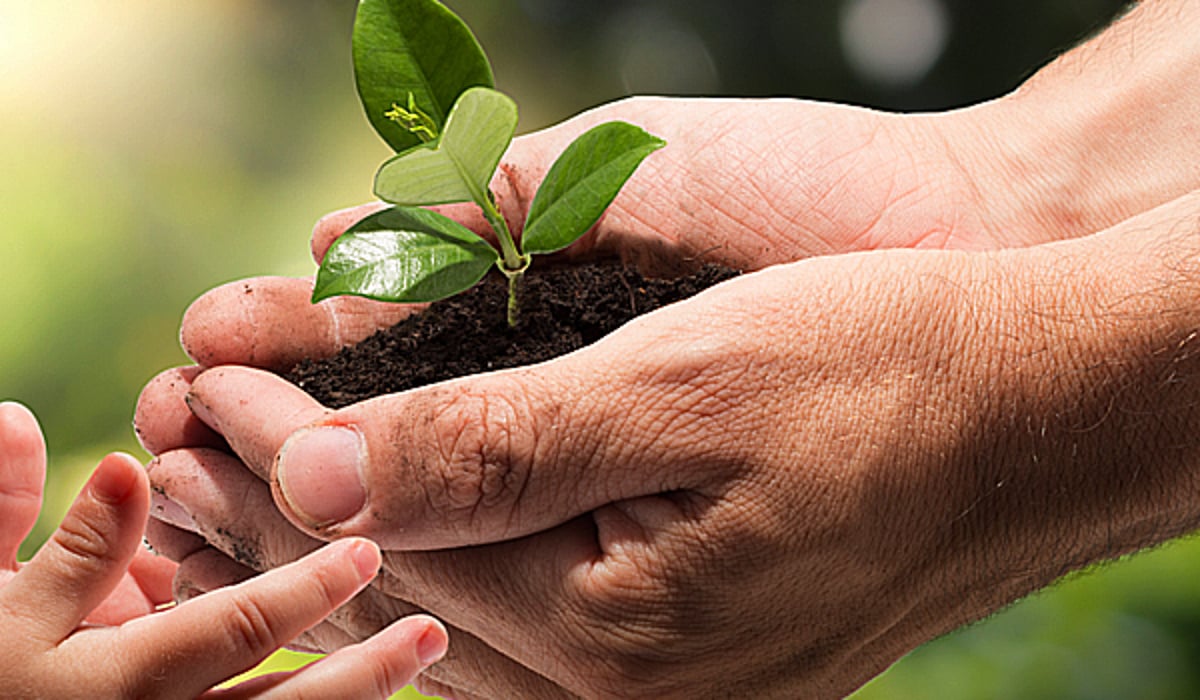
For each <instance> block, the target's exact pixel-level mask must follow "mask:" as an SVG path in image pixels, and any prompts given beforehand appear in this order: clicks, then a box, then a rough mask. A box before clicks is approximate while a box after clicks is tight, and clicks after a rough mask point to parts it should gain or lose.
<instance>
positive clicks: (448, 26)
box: [312, 0, 666, 326]
mask: <svg viewBox="0 0 1200 700" xmlns="http://www.w3.org/2000/svg"><path fill="white" fill-rule="evenodd" d="M353 44H354V72H355V78H356V80H357V82H358V94H359V96H360V97H361V99H362V103H363V108H364V109H365V110H366V113H367V118H368V119H369V120H370V122H371V125H372V126H374V127H375V130H376V131H377V132H378V133H379V135H380V136H381V137H382V138H383V140H384V141H386V142H387V143H388V144H389V145H390V146H391V147H392V149H393V150H395V151H396V155H395V156H394V157H392V158H390V159H389V160H387V161H386V162H385V163H384V164H383V165H382V166H381V167H380V168H379V172H378V173H377V174H376V176H375V195H376V196H377V197H379V198H380V199H381V200H383V201H385V202H388V203H390V204H393V205H395V206H393V207H390V208H388V209H384V210H382V211H379V212H377V213H375V214H372V215H371V216H368V217H366V218H365V219H363V220H362V221H359V222H358V223H356V224H355V225H353V226H352V227H350V228H349V229H348V230H347V232H346V233H345V234H343V235H342V236H340V237H339V238H338V239H337V241H335V242H334V244H333V245H332V246H331V247H330V248H329V251H328V252H327V253H326V255H325V260H324V262H323V263H322V264H321V269H320V271H319V272H318V274H317V281H316V284H315V286H314V288H313V297H312V298H313V302H317V301H320V300H322V299H325V298H328V297H331V296H336V295H342V294H352V295H356V296H363V297H368V298H371V299H378V300H382V301H393V302H429V301H437V300H438V299H443V298H446V297H449V296H453V295H455V294H458V293H459V292H462V291H465V290H467V289H469V288H470V287H472V286H474V285H475V284H476V283H478V282H479V280H481V279H483V276H484V275H485V274H486V273H487V271H488V270H489V269H490V268H491V267H492V265H495V266H496V267H497V268H499V270H500V271H501V272H502V273H504V275H505V276H506V277H507V278H508V283H509V286H508V322H509V325H510V326H515V325H516V323H517V316H518V312H519V303H518V290H519V288H520V282H521V278H522V276H523V275H524V274H525V271H526V270H527V269H528V267H529V263H530V260H531V256H533V255H537V254H540V253H551V252H554V251H557V250H561V249H563V248H565V247H567V246H568V245H570V244H571V243H574V242H575V241H576V240H578V239H579V237H580V236H582V235H583V234H584V233H586V232H587V231H588V229H590V228H591V227H592V226H593V225H594V224H595V223H596V221H598V220H599V219H600V216H601V215H602V214H603V213H604V210H605V209H607V208H608V206H609V205H610V204H611V203H612V201H613V199H615V198H616V196H617V193H618V192H619V191H620V190H621V187H622V186H624V184H625V182H626V181H627V180H628V179H629V178H630V176H632V175H633V173H634V171H635V170H637V167H638V166H639V165H640V164H641V163H642V161H643V160H644V159H645V158H646V157H647V156H648V155H650V154H651V153H653V152H654V151H656V150H658V149H659V148H662V147H663V146H664V145H666V143H665V142H664V141H662V140H661V139H659V138H657V137H655V136H652V135H650V134H648V133H646V132H645V131H643V130H642V129H640V128H639V127H636V126H634V125H632V124H628V123H625V122H619V121H614V122H607V123H605V124H601V125H599V126H597V127H595V128H593V129H591V130H589V131H587V132H586V133H584V134H583V135H582V136H580V137H579V138H578V139H576V140H575V141H574V142H573V143H572V144H571V145H569V146H568V147H567V148H566V150H565V151H563V153H562V154H561V155H560V156H559V157H558V159H557V160H556V161H555V163H554V165H553V166H551V168H550V170H549V171H548V172H547V174H546V177H545V179H544V180H543V181H542V184H541V186H540V187H539V188H538V191H537V193H536V195H535V196H534V199H533V202H532V204H531V205H530V207H529V213H528V215H527V216H526V218H525V226H524V233H523V234H522V236H521V239H520V240H519V241H517V240H514V239H513V236H512V233H511V232H510V231H509V228H508V224H507V222H506V221H505V220H504V217H503V216H501V214H500V212H499V211H498V209H497V208H496V198H495V195H494V194H493V193H492V191H491V189H490V183H491V181H492V177H493V175H494V174H495V173H496V169H497V168H498V167H499V165H500V159H501V157H503V155H504V152H505V151H506V150H508V147H509V144H510V143H512V139H513V136H514V134H516V129H517V106H516V104H515V103H514V102H513V101H512V99H510V98H509V97H508V96H506V95H504V94H503V93H501V92H499V91H497V90H496V89H495V88H494V81H493V77H492V68H491V65H490V64H489V63H488V60H487V56H486V55H484V52H483V49H482V48H481V47H480V45H479V42H478V41H476V39H475V37H474V36H473V35H472V34H471V31H470V29H468V28H467V26H466V24H464V23H463V21H462V20H461V19H459V18H458V17H457V16H456V15H455V14H454V13H452V12H451V11H450V10H449V9H447V8H446V7H445V6H444V5H442V4H441V3H439V2H437V1H436V0H362V2H361V3H360V5H359V7H358V14H357V16H356V18H355V22H354V42H353ZM455 202H474V203H475V204H476V205H477V206H478V207H479V208H480V210H481V211H482V212H483V216H484V218H485V219H486V220H487V222H488V224H489V225H490V226H491V229H492V232H493V233H494V234H495V237H496V241H497V243H498V244H499V245H498V247H493V245H492V244H491V243H489V242H488V241H487V240H485V239H484V238H481V237H480V236H478V235H477V234H476V233H475V232H473V231H471V230H470V229H468V228H466V227H465V226H463V225H462V224H460V223H458V222H456V221H454V220H452V219H450V218H447V217H445V216H442V215H441V214H438V213H436V212H433V211H430V210H428V209H423V208H421V207H426V206H432V205H437V204H451V203H455Z"/></svg>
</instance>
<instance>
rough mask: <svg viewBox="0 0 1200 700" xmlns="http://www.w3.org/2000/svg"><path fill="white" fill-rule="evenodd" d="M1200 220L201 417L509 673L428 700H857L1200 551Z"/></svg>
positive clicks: (1192, 211)
mask: <svg viewBox="0 0 1200 700" xmlns="http://www.w3.org/2000/svg"><path fill="white" fill-rule="evenodd" d="M1197 212H1200V199H1197V198H1196V197H1191V198H1189V199H1186V200H1183V201H1182V202H1181V203H1177V204H1176V205H1175V206H1174V207H1173V208H1169V209H1168V210H1165V211H1161V212H1160V211H1156V212H1152V216H1150V217H1149V218H1142V219H1138V220H1133V221H1131V222H1129V223H1128V224H1126V225H1125V226H1123V227H1121V228H1119V229H1115V230H1113V231H1110V232H1108V233H1106V234H1104V235H1102V236H1096V237H1092V238H1089V239H1085V240H1081V241H1075V242H1070V243H1067V244H1059V245H1055V246H1049V247H1043V248H1034V249H1027V250H1023V251H1013V252H1008V253H1003V254H993V253H983V254H968V253H939V252H912V251H884V252H878V253H870V254H861V255H852V256H838V257H827V258H822V259H817V260H810V261H805V262H801V263H796V264H792V265H785V266H778V267H775V268H772V269H769V270H765V271H762V272H760V273H756V274H752V275H748V276H744V277H742V278H739V279H737V280H734V281H731V282H728V283H725V284H723V285H720V286H718V287H716V288H713V289H711V290H709V291H708V292H705V293H703V294H701V295H699V296H697V297H695V298H693V299H692V300H689V301H687V302H683V303H681V304H678V305H675V306H672V307H669V308H667V309H663V310H660V311H658V312H655V313H653V314H650V315H648V316H645V317H642V318H641V319H639V320H637V321H634V322H633V323H631V324H629V325H627V326H626V327H624V328H623V329H621V330H619V331H617V332H616V333H614V334H613V335H611V336H609V337H608V338H606V339H604V340H602V341H600V342H598V343H597V344H595V345H593V346H591V347H589V348H587V349H585V350H582V351H580V352H577V353H574V354H572V355H570V356H567V357H563V358H560V359H558V360H554V361H551V362H548V363H545V364H543V365H539V366H536V367H532V368H524V369H518V370H510V371H504V372H499V373H494V374H489V375H483V376H477V377H470V378H466V379H462V380H456V381H452V382H447V383H444V384H439V385H436V386H432V387H428V388H424V389H417V390H414V391H410V392H405V393H402V394H397V395H392V396H386V397H381V398H379V399H375V400H371V401H367V402H363V403H360V404H356V405H354V406H351V407H348V408H345V409H342V410H339V411H328V410H326V409H324V408H323V407H321V406H319V405H317V404H316V403H315V402H313V401H312V400H311V399H309V398H308V397H307V396H306V395H304V394H303V393H302V392H300V391H299V390H298V389H296V388H295V387H293V386H291V385H290V384H288V383H286V382H284V381H282V380H280V379H278V378H277V377H275V376H274V375H272V374H269V373H265V372H260V371H257V370H253V369H248V368H239V367H221V368H216V369H213V370H210V371H208V372H205V373H203V374H202V375H200V376H198V377H197V378H195V380H194V381H193V382H192V384H191V388H190V397H191V405H192V407H193V409H194V410H195V411H196V414H197V415H198V416H199V417H200V419H201V420H203V421H204V423H205V424H206V425H208V426H210V427H211V428H212V429H214V430H216V431H217V432H219V433H220V434H222V435H224V436H225V438H226V439H227V440H228V444H229V446H230V447H231V448H232V449H233V450H234V451H235V452H236V453H237V454H238V455H239V456H240V458H241V459H242V460H243V461H244V462H245V463H246V464H247V465H248V466H249V467H250V468H251V469H252V470H253V471H254V472H256V473H258V474H260V475H263V476H268V477H269V478H270V480H271V484H272V487H273V488H274V489H275V496H276V502H277V503H278V504H279V506H280V508H281V509H282V511H283V513H284V515H285V516H286V517H287V518H288V519H289V520H291V521H292V522H293V523H294V524H295V525H296V526H297V527H298V528H299V529H300V530H303V531H305V532H307V533H310V534H311V535H314V536H317V537H321V538H340V537H345V536H350V535H362V536H367V537H370V538H372V539H374V540H376V541H378V542H380V543H381V545H382V546H383V547H384V549H385V551H386V554H385V562H384V575H383V576H382V578H381V580H380V588H381V589H382V591H384V592H386V593H390V594H392V595H397V596H402V597H404V598H405V599H407V600H410V601H412V602H413V603H415V604H416V605H418V606H421V607H422V608H425V609H428V610H430V611H434V612H436V613H437V614H438V615H439V616H443V617H444V618H445V619H447V620H448V621H449V622H451V623H452V624H454V625H455V626H456V627H457V628H460V629H463V630H465V631H466V632H468V633H470V634H472V635H474V636H475V637H477V638H478V639H479V640H481V641H482V642H483V644H484V645H486V646H487V647H489V648H490V649H492V650H494V652H495V653H494V654H491V655H488V656H485V657H482V658H481V659H479V658H477V659H475V660H474V664H475V666H474V667H473V668H472V669H470V670H464V668H463V667H461V666H457V667H456V665H455V664H454V663H453V662H452V661H450V662H446V663H444V664H440V665H439V666H437V667H434V668H433V669H431V670H430V671H429V672H428V676H429V680H428V681H427V685H426V687H427V688H432V689H435V690H437V689H445V690H447V692H450V693H451V694H452V695H454V696H455V697H459V696H462V697H494V696H508V695H511V694H512V693H513V692H514V690H513V689H514V688H518V687H520V688H528V687H529V686H528V679H529V678H530V677H534V678H541V679H545V681H548V682H549V685H541V686H538V692H536V693H526V694H524V695H523V696H527V697H555V696H557V695H558V694H564V693H565V694H569V695H582V696H588V697H627V696H629V695H636V696H643V697H650V696H652V697H692V696H695V695H696V694H697V693H701V694H709V695H722V694H729V693H734V692H735V691H736V692H741V693H749V694H756V695H758V696H762V697H840V696H842V695H844V694H846V693H848V692H850V691H851V690H853V689H854V688H856V687H858V685H860V684H861V683H863V682H864V681H865V680H866V679H868V678H870V677H871V676H872V675H874V674H875V673H877V672H878V671H880V670H882V669H883V668H885V667H886V666H887V665H888V664H890V663H891V662H893V661H894V660H895V659H897V658H899V656H900V655H902V654H903V653H905V652H907V651H908V650H910V649H912V648H913V647H915V646H916V645H918V644H919V643H921V642H923V641H926V640H928V639H930V638H932V637H934V636H936V635H938V634H941V633H944V632H946V631H948V630H950V629H952V628H954V627H956V626H958V625H961V624H963V623H965V622H967V621H969V620H973V619H977V618H978V617H980V616H982V615H985V614H987V613H989V612H991V611H993V610H995V609H996V608H998V607H1000V606H1002V605H1004V604H1006V603H1008V602H1010V601H1011V600H1013V599H1014V598H1016V597H1018V596H1020V595H1023V594H1024V593H1027V592H1028V591H1030V590H1033V589H1035V588H1037V587H1039V586H1041V585H1044V584H1046V583H1048V582H1049V581H1051V580H1053V578H1055V577H1057V576H1058V575H1061V574H1062V573H1063V572H1064V571H1065V570H1070V569H1072V568H1075V567H1078V566H1081V565H1084V564H1086V563H1088V562H1091V561H1094V560H1096V559H1098V558H1101V557H1107V556H1113V555H1116V554H1120V553H1122V552H1125V551H1129V550H1131V549H1134V548H1137V547H1140V546H1144V545H1146V544H1148V543H1151V542H1153V541H1158V540H1159V539H1161V538H1163V537H1168V536H1171V535H1172V534H1179V533H1180V532H1183V531H1185V530H1186V528H1188V527H1190V526H1191V524H1192V523H1194V522H1196V513H1197V511H1198V510H1200V509H1198V508H1197V504H1196V503H1195V502H1194V501H1195V499H1194V498H1193V496H1192V495H1191V494H1192V493H1194V489H1191V488H1188V487H1187V484H1188V483H1190V481H1194V478H1193V477H1192V476H1190V475H1191V474H1193V473H1194V464H1193V463H1194V462H1195V460H1194V459H1193V458H1192V457H1191V455H1190V454H1189V453H1184V452H1182V451H1180V450H1179V449H1178V448H1177V447H1172V445H1177V444H1178V443H1177V442H1174V441H1173V439H1172V438H1171V436H1172V435H1176V434H1178V433H1177V429H1178V428H1181V427H1184V426H1179V425H1175V424H1174V422H1173V421H1174V420H1175V419H1172V420H1171V421H1162V422H1150V423H1148V422H1147V421H1146V420H1145V419H1144V416H1146V415H1147V412H1148V411H1150V410H1154V411H1156V412H1158V411H1162V410H1163V409H1164V408H1165V409H1166V410H1167V412H1168V415H1173V416H1177V417H1178V420H1183V418H1184V417H1186V416H1187V415H1190V414H1191V413H1190V412H1188V411H1187V406H1190V405H1194V401H1195V396H1193V394H1194V392H1191V393H1188V392H1187V391H1186V390H1184V389H1180V388H1177V387H1178V385H1176V386H1174V387H1173V386H1171V385H1169V384H1166V383H1164V382H1163V381H1161V378H1160V375H1161V374H1162V373H1164V372H1167V371H1170V372H1172V376H1175V373H1179V372H1190V371H1192V370H1193V369H1194V367H1193V365H1194V364H1195V361H1194V360H1193V357H1194V353H1191V352H1187V351H1184V350H1180V351H1179V352H1178V353H1176V354H1169V353H1168V354H1164V351H1163V350H1162V348H1172V347H1176V346H1178V347H1180V348H1183V347H1185V345H1186V342H1187V337H1188V336H1187V335H1186V331H1187V329H1188V328H1191V327H1193V326H1192V325H1191V324H1192V323H1193V322H1194V319H1193V317H1194V316H1196V314H1190V315H1188V316H1187V318H1180V319H1179V322H1178V323H1175V322H1172V323H1168V322H1167V320H1166V319H1164V318H1161V317H1160V316H1159V315H1156V314H1154V313H1153V312H1152V309H1153V308H1156V306H1155V305H1156V304H1158V303H1160V302H1164V301H1165V302H1167V303H1168V307H1169V308H1176V307H1175V304H1178V303H1180V302H1182V301H1183V300H1184V299H1185V298H1187V297H1189V295H1190V294H1191V293H1192V292H1191V291H1190V290H1191V289H1194V284H1193V285H1192V286H1185V285H1181V286H1183V287H1184V288H1182V289H1176V288H1175V287H1164V286H1163V284H1164V279H1165V277H1164V276H1165V275H1171V274H1183V273H1181V272H1180V270H1184V269H1186V268H1184V267H1181V265H1184V264H1185V261H1186V260H1189V259H1191V257H1192V255H1193V254H1192V253H1191V250H1192V249H1194V247H1195V246H1193V245H1189V246H1184V247H1185V248H1186V249H1187V250H1185V251H1182V252H1180V251H1179V250H1178V248H1179V246H1178V243H1179V240H1180V239H1179V237H1178V235H1177V234H1176V233H1175V231H1177V230H1178V226H1179V224H1180V223H1181V222H1192V221H1194V220H1195V219H1194V217H1195V216H1196V214H1197ZM1147 232H1150V234H1153V235H1149V234H1148V233H1147ZM1146 250H1155V251H1158V254H1156V255H1153V256H1148V255H1146V254H1145V251H1146ZM1181 279H1182V278H1181ZM1147 280H1151V281H1150V282H1147ZM1166 289H1170V290H1172V291H1171V292H1170V293H1171V294H1172V296H1171V298H1170V299H1163V297H1162V295H1163V294H1166V293H1167V292H1166V291H1164V290H1166ZM1033 310H1036V311H1037V313H1033ZM1176 313H1182V311H1178V312H1176ZM1172 318H1174V317H1172ZM1180 329H1183V330H1182V331H1181V330H1180ZM1192 336H1193V337H1194V332H1193V334H1192ZM1180 338H1182V339H1183V341H1184V344H1185V345H1179V341H1180ZM1143 376H1144V377H1145V379H1144V380H1143V379H1140V378H1141V377H1143ZM1140 381H1146V382H1147V383H1146V384H1144V385H1143V384H1131V382H1140ZM1147 387H1148V389H1147ZM1144 389H1145V390H1144ZM1155 391H1158V392H1162V393H1157V394H1156V393H1154V392H1155ZM1193 412H1194V411H1193ZM1156 415H1161V413H1156ZM1101 425H1103V426H1104V427H1103V429H1098V428H1096V427H1095V426H1101ZM1088 426H1093V427H1092V428H1090V429H1089V428H1088ZM1134 436H1136V438H1135V437H1134ZM1150 465H1154V466H1153V467H1151V466H1150ZM186 473H188V471H187V470H185V471H182V472H178V473H177V475H178V474H186ZM1168 475H1171V476H1168ZM246 478H252V477H248V476H247V477H246ZM1175 479H1178V480H1179V481H1178V482H1176V481H1175ZM162 483H164V485H166V487H167V490H168V491H169V492H170V496H171V497H172V498H173V499H177V500H178V502H180V503H182V504H183V505H184V507H185V508H189V509H192V510H191V512H192V515H193V516H194V517H195V519H196V520H197V521H200V520H204V521H206V522H208V523H213V524H216V523H221V522H227V521H226V520H224V518H227V517H228V513H224V514H223V513H222V512H220V509H215V510H214V509H210V508H209V507H208V506H207V505H206V504H205V503H204V502H202V500H199V499H197V498H195V494H193V493H189V487H188V485H187V484H186V483H184V480H183V479H176V480H171V481H168V480H163V481H162ZM208 527H209V528H210V529H212V528H215V527H216V525H209V526H208ZM280 529H281V528H279V527H275V528H274V530H275V531H278V530H280ZM282 529H283V530H284V531H286V528H282ZM289 537H290V535H289ZM218 541H219V540H218ZM493 661H495V664H494V665H491V662H493ZM514 664H515V666H514ZM514 673H519V674H521V675H513V674H514ZM530 674H532V676H531V675H530Z"/></svg>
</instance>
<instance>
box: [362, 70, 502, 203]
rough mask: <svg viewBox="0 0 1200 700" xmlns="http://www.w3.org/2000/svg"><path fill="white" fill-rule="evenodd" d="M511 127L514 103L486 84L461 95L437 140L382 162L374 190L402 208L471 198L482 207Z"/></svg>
mask: <svg viewBox="0 0 1200 700" xmlns="http://www.w3.org/2000/svg"><path fill="white" fill-rule="evenodd" d="M516 131H517V105H516V103H515V102H513V101H512V100H511V99H509V97H508V96H507V95H505V94H504V93H502V92H497V91H495V90H492V89H490V88H471V89H470V90H467V91H466V92H464V93H463V94H462V97H460V98H459V99H458V102H456V103H454V108H453V109H452V110H451V112H450V117H449V118H448V119H447V120H446V126H445V128H444V129H443V130H442V135H441V137H439V138H438V140H436V141H433V142H431V143H428V144H425V145H423V146H417V147H416V148H411V149H409V150H407V151H405V152H403V153H401V154H399V155H397V156H394V157H392V159H391V160H389V161H387V162H386V163H384V164H383V166H382V167H380V168H379V172H378V173H377V174H376V175H375V194H376V195H377V196H378V197H379V198H380V199H382V200H383V201H385V202H391V203H392V204H399V205H402V206H423V205H429V204H449V203H451V202H466V201H474V202H476V203H478V204H479V205H480V206H484V202H485V201H486V197H487V196H488V195H487V192H488V185H489V183H491V181H492V175H493V174H495V172H496V167H497V166H498V165H499V164H500V158H502V157H503V156H504V152H505V151H506V150H508V145H509V144H510V143H512V138H513V134H515V133H516Z"/></svg>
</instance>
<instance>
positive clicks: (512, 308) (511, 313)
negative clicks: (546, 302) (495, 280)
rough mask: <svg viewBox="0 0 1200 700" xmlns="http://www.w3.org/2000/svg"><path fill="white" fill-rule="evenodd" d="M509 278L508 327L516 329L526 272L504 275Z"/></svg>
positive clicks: (506, 273)
mask: <svg viewBox="0 0 1200 700" xmlns="http://www.w3.org/2000/svg"><path fill="white" fill-rule="evenodd" d="M504 274H505V275H506V276H507V277H508V327H509V328H516V327H517V321H518V320H520V313H521V302H520V298H519V295H520V293H521V280H522V279H524V277H525V274H524V272H518V273H515V274H509V273H508V272H505V273H504Z"/></svg>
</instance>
